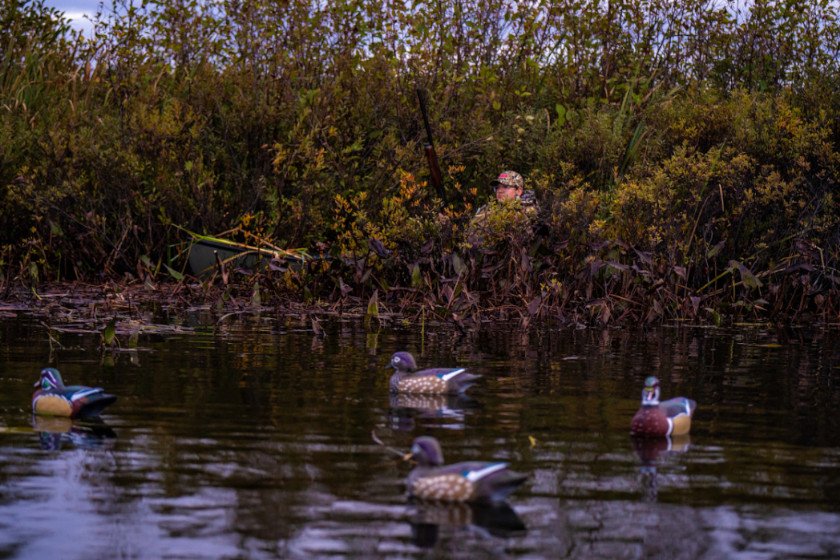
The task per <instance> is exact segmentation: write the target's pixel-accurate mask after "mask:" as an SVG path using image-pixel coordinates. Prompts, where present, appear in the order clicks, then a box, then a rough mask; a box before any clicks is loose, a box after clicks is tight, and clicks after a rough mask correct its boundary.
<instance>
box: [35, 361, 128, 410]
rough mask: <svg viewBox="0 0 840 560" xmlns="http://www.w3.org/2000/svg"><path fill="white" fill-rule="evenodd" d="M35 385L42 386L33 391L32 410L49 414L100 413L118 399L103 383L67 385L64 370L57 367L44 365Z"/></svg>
mask: <svg viewBox="0 0 840 560" xmlns="http://www.w3.org/2000/svg"><path fill="white" fill-rule="evenodd" d="M35 387H39V389H38V390H37V391H35V393H33V394H32V412H34V413H35V414H44V415H47V416H66V417H69V418H80V417H92V416H98V415H99V413H100V412H102V409H104V408H105V407H106V406H108V405H109V404H111V403H113V402H114V401H116V400H117V397H115V396H114V395H109V394H108V393H106V392H105V391H104V390H103V389H102V388H100V387H85V386H84V385H70V386H65V385H64V380H63V379H62V378H61V373H59V371H58V370H57V369H55V368H44V369H42V370H41V378H40V379H39V380H38V381H37V382H36V383H35Z"/></svg>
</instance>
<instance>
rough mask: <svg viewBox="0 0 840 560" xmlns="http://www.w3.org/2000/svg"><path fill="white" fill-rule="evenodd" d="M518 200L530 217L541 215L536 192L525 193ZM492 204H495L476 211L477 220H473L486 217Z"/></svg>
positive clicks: (486, 205)
mask: <svg viewBox="0 0 840 560" xmlns="http://www.w3.org/2000/svg"><path fill="white" fill-rule="evenodd" d="M516 200H518V201H519V203H520V204H521V205H522V209H523V210H525V212H526V213H527V214H528V215H529V216H532V217H533V216H536V215H537V213H539V210H540V207H539V205H538V204H537V197H536V195H535V194H534V191H523V192H522V196H520V197H519V198H517V199H516ZM492 204H493V203H490V204H485V205H484V206H482V207H481V208H479V209H478V210H476V211H475V218H473V220H475V219H476V218H481V217H482V216H484V215H485V214H486V213H487V211H488V210H490V207H491V206H492Z"/></svg>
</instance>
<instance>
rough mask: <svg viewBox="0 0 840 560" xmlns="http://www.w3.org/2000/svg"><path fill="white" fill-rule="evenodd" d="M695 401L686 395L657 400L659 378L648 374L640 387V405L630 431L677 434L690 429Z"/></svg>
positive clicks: (646, 433) (659, 435)
mask: <svg viewBox="0 0 840 560" xmlns="http://www.w3.org/2000/svg"><path fill="white" fill-rule="evenodd" d="M696 408H697V403H696V402H695V401H693V400H691V399H688V398H686V397H676V398H674V399H669V400H667V401H664V402H659V379H657V378H656V377H654V376H650V377H648V378H647V379H645V386H644V388H643V389H642V406H641V408H639V410H638V411H637V412H636V415H635V416H633V421H632V422H631V424H630V433H631V434H633V435H636V436H657V437H661V436H672V435H673V436H679V435H684V434H687V433H688V432H689V430H691V415H692V414H694V410H695V409H696Z"/></svg>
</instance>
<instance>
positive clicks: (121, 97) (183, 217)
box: [0, 0, 840, 330]
mask: <svg viewBox="0 0 840 560" xmlns="http://www.w3.org/2000/svg"><path fill="white" fill-rule="evenodd" d="M739 5H740V3H734V2H727V1H720V2H708V1H705V0H704V1H700V0H689V1H687V2H671V1H669V0H651V1H647V2H623V1H618V2H596V1H587V0H560V1H558V2H548V3H525V2H519V3H517V2H505V1H501V0H498V1H494V0H486V1H480V2H467V3H463V2H454V1H452V0H443V1H441V2H435V3H429V4H426V3H424V2H416V3H406V2H396V3H392V2H386V1H384V0H368V1H359V0H333V1H331V2H327V3H323V2H312V1H299V0H292V1H290V2H285V3H273V2H265V1H264V0H253V1H250V2H245V3H240V2H222V3H215V2H199V1H197V0H184V1H183V2H180V3H178V4H171V3H168V2H157V1H147V2H141V3H131V2H124V1H118V2H115V3H113V4H112V5H109V6H107V7H104V8H103V11H102V12H101V13H99V14H97V15H95V16H93V18H92V20H93V21H92V31H88V32H87V35H86V36H83V35H81V34H80V33H78V32H74V31H72V29H71V28H70V26H69V24H68V22H67V20H66V19H65V18H64V16H63V14H61V13H60V12H57V11H56V10H55V9H53V8H49V7H47V6H45V5H44V3H43V2H42V1H41V0H24V1H20V0H0V224H2V227H0V301H2V302H4V303H2V304H0V312H9V311H10V310H15V309H18V306H22V307H25V308H29V309H38V310H41V311H44V312H47V313H49V312H50V309H51V306H50V304H49V303H48V302H49V300H50V298H51V296H50V294H52V295H55V294H62V293H67V294H88V295H89V296H90V298H91V300H92V301H93V300H97V298H98V297H99V296H96V295H94V293H100V294H105V293H111V294H122V296H117V297H125V296H126V295H130V298H129V299H131V298H134V299H135V301H149V302H150V301H154V300H155V299H156V298H157V300H158V303H164V304H167V305H168V304H171V305H173V306H176V307H177V306H182V307H189V306H196V305H205V306H209V308H211V309H213V310H215V311H216V312H217V313H218V314H219V316H220V317H225V316H226V315H228V314H230V313H238V312H239V310H247V309H249V308H252V309H276V310H277V311H279V312H281V313H282V312H293V313H296V312H300V313H301V314H313V315H312V316H315V315H317V314H318V313H321V314H331V313H339V312H340V313H347V314H351V315H358V316H359V317H364V318H365V320H367V321H375V320H381V319H382V318H383V317H388V318H389V319H388V320H405V321H410V322H426V321H429V322H432V321H441V322H447V323H454V324H455V325H457V326H459V327H461V328H469V327H471V326H474V325H477V324H480V323H481V322H484V321H513V322H518V323H519V325H521V326H523V327H526V326H528V325H529V324H532V323H534V322H546V321H549V322H556V323H559V324H562V325H569V326H576V327H577V326H587V325H600V326H603V325H641V324H661V323H688V324H711V325H723V324H733V323H737V322H761V323H775V324H788V323H798V324H805V323H807V324H813V325H825V326H829V325H837V324H838V323H840V200H838V198H839V197H840V190H838V184H840V52H838V49H840V21H838V7H837V4H836V2H829V1H823V0H814V1H810V2H791V1H756V2H751V3H750V4H749V6H748V8H743V7H741V8H739V7H738V6H739ZM418 87H421V88H423V89H424V90H425V91H427V92H428V109H429V120H430V124H431V127H432V129H433V131H434V135H435V138H434V139H435V149H436V151H437V155H438V159H439V161H440V164H441V169H442V170H443V191H444V193H445V195H446V199H447V202H446V204H443V203H442V201H441V199H440V198H439V197H438V195H437V193H436V192H435V189H434V188H432V187H431V186H430V184H429V170H428V168H427V167H426V162H425V160H424V156H423V143H424V141H425V130H424V126H423V122H422V119H421V117H420V112H419V109H418V106H417V98H416V88H418ZM504 169H514V170H517V171H519V172H520V173H522V175H523V176H524V177H525V180H526V188H527V189H531V190H534V191H535V193H536V197H537V200H538V202H539V208H540V211H539V215H538V216H537V217H536V219H535V220H533V221H531V220H527V219H523V217H522V216H523V213H522V212H521V209H519V208H517V207H516V205H515V204H514V205H502V206H498V207H495V208H492V211H491V212H490V213H489V214H488V216H487V219H486V223H485V224H484V230H483V231H482V232H481V236H480V242H476V241H475V239H476V238H475V236H473V235H471V233H473V232H472V228H473V225H471V221H472V218H473V216H474V215H475V212H476V209H477V208H479V207H481V206H483V205H484V204H485V203H487V201H488V200H489V199H490V197H491V196H492V191H491V189H490V188H489V186H488V183H489V181H490V180H491V179H492V178H495V177H496V175H498V173H499V172H500V171H502V170H504ZM188 232H198V233H200V234H203V235H209V236H212V235H218V232H225V234H224V235H223V236H220V237H226V238H228V239H231V240H233V241H237V242H242V243H247V244H248V245H251V246H258V247H259V246H271V247H274V248H282V249H286V250H289V251H291V252H292V253H294V254H300V253H301V251H305V254H308V255H310V256H312V257H317V258H314V259H311V260H309V261H307V262H306V263H305V264H304V265H302V266H291V265H290V264H289V263H288V262H287V261H285V260H284V259H282V258H280V259H276V260H274V261H272V262H270V263H268V265H267V266H266V267H262V268H258V269H251V270H242V269H237V268H236V267H235V266H233V265H230V266H227V267H225V266H218V267H217V268H216V269H214V272H213V273H212V274H211V275H210V276H207V277H195V276H192V275H191V274H190V271H189V269H188V268H187V260H186V255H187V251H188V248H189V244H190V242H191V240H192V237H191V236H190V235H189V234H188ZM91 285H95V286H98V287H96V288H91V287H90V286H91ZM44 296H47V297H46V298H45V297H44ZM146 298H148V300H147V299H146ZM106 299H107V298H106ZM97 301H98V300H97ZM120 305H121V304H120ZM60 307H62V306H60V305H59V306H52V308H53V309H58V308H60ZM80 307H81V306H80ZM107 307H108V306H107V305H106V306H105V308H107ZM129 308H130V305H129ZM4 310H5V311H4ZM122 312H123V311H119V313H122ZM86 313H87V314H88V315H91V316H92V315H95V312H94V311H89V312H86ZM57 316H59V317H60V316H64V314H63V312H61V313H57ZM315 321H316V322H315V323H313V328H315V329H316V330H317V320H315Z"/></svg>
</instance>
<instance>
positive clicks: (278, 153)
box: [271, 143, 289, 173]
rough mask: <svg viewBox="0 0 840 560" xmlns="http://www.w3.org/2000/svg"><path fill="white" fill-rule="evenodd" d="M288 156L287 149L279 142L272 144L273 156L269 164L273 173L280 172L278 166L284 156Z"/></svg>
mask: <svg viewBox="0 0 840 560" xmlns="http://www.w3.org/2000/svg"><path fill="white" fill-rule="evenodd" d="M288 156H289V151H288V150H287V149H286V148H285V147H284V146H283V145H281V144H279V143H278V144H274V158H273V159H272V160H271V165H272V167H273V168H274V172H275V173H280V168H281V166H282V165H283V162H285V161H286V158H288Z"/></svg>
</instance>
